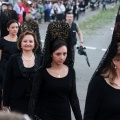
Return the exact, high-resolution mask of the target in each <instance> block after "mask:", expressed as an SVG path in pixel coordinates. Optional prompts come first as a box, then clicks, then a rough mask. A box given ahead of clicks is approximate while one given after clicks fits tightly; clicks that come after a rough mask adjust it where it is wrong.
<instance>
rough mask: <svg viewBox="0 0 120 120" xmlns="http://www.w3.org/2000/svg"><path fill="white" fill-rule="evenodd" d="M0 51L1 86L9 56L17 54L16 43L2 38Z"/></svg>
mask: <svg viewBox="0 0 120 120" xmlns="http://www.w3.org/2000/svg"><path fill="white" fill-rule="evenodd" d="M0 50H2V56H1V60H0V85H3V82H4V74H5V69H6V65H7V62H8V60H9V58H10V56H11V55H13V54H16V53H18V52H19V51H18V49H17V43H16V42H11V41H8V40H5V39H4V38H1V39H0Z"/></svg>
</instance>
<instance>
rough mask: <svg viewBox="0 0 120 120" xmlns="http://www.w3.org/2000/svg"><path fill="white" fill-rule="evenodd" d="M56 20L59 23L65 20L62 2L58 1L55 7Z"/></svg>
mask: <svg viewBox="0 0 120 120" xmlns="http://www.w3.org/2000/svg"><path fill="white" fill-rule="evenodd" d="M56 13H57V15H56V20H57V21H61V20H63V19H65V18H64V17H65V6H64V5H63V2H62V1H60V0H58V2H57V5H56Z"/></svg>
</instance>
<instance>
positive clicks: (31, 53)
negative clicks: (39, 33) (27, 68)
mask: <svg viewBox="0 0 120 120" xmlns="http://www.w3.org/2000/svg"><path fill="white" fill-rule="evenodd" d="M22 54H23V55H24V56H27V57H31V56H32V55H33V51H22Z"/></svg>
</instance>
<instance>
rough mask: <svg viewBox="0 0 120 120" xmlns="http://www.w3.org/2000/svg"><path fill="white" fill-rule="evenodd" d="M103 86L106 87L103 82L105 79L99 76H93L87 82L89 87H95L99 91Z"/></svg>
mask: <svg viewBox="0 0 120 120" xmlns="http://www.w3.org/2000/svg"><path fill="white" fill-rule="evenodd" d="M104 86H106V81H105V79H104V78H103V77H102V76H101V75H98V76H95V77H94V78H93V79H92V80H91V81H90V82H89V87H95V88H98V89H101V88H103V87H104Z"/></svg>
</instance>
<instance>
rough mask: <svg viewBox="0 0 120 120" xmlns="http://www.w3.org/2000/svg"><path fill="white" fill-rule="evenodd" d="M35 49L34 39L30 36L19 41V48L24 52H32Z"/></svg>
mask: <svg viewBox="0 0 120 120" xmlns="http://www.w3.org/2000/svg"><path fill="white" fill-rule="evenodd" d="M34 47H35V41H34V37H33V36H32V35H25V36H24V38H23V39H22V41H21V48H22V50H24V51H33V49H34Z"/></svg>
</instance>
